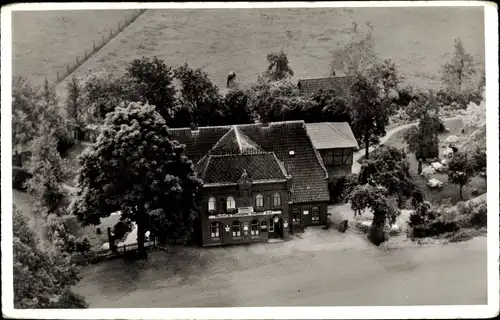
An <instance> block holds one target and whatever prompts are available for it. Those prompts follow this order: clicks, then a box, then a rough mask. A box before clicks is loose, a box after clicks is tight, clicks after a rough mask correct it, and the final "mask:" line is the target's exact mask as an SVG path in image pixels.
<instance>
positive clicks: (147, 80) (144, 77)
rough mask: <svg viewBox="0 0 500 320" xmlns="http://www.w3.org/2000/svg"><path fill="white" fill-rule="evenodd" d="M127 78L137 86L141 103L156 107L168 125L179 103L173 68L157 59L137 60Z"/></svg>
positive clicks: (129, 68)
mask: <svg viewBox="0 0 500 320" xmlns="http://www.w3.org/2000/svg"><path fill="white" fill-rule="evenodd" d="M127 76H128V77H129V78H130V79H131V80H132V81H133V83H134V85H135V88H134V90H135V91H136V94H137V95H138V97H139V101H141V102H142V103H147V104H150V105H153V106H155V107H156V110H157V111H158V113H159V114H160V115H161V116H162V117H163V118H164V119H165V121H167V123H168V122H169V121H170V120H171V118H172V116H173V112H174V108H175V106H176V103H177V102H176V91H175V87H174V84H173V81H174V71H173V70H172V68H171V67H169V66H167V65H166V64H165V62H164V61H163V60H159V59H158V58H156V57H155V58H154V59H153V60H149V59H148V58H142V59H136V60H134V61H132V63H131V64H130V65H129V67H128V68H127Z"/></svg>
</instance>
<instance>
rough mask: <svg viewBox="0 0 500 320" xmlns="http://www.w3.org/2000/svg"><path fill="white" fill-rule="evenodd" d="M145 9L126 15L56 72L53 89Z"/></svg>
mask: <svg viewBox="0 0 500 320" xmlns="http://www.w3.org/2000/svg"><path fill="white" fill-rule="evenodd" d="M145 11H146V9H137V10H134V11H133V12H132V13H130V14H128V15H127V16H126V17H125V19H123V20H122V21H120V22H118V25H117V26H116V27H115V28H111V29H109V30H108V32H107V33H106V34H101V39H99V40H96V41H92V47H90V48H88V49H85V50H84V52H82V55H81V56H80V55H77V56H76V57H75V59H74V61H73V62H70V63H67V64H66V65H65V69H64V71H63V72H59V71H57V73H56V82H55V83H54V84H53V87H55V86H57V85H58V84H59V83H61V82H62V81H64V80H65V79H66V78H67V77H68V76H69V75H70V74H71V73H73V71H75V70H76V69H78V67H80V66H81V65H82V64H83V63H84V62H85V61H87V60H88V59H89V58H90V57H91V56H92V55H93V54H95V53H96V52H98V51H99V50H101V49H102V47H104V46H105V45H106V44H107V43H108V42H109V41H110V40H111V39H113V38H114V37H115V36H116V35H118V34H119V33H120V32H122V31H123V30H124V29H125V28H126V27H128V26H129V25H130V24H131V23H132V22H134V21H135V20H137V18H139V16H140V15H141V14H143V13H144V12H145Z"/></svg>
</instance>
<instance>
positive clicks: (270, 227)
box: [269, 220, 274, 232]
mask: <svg viewBox="0 0 500 320" xmlns="http://www.w3.org/2000/svg"><path fill="white" fill-rule="evenodd" d="M269 232H274V221H273V220H271V221H270V222H269Z"/></svg>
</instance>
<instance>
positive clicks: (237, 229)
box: [233, 221, 241, 238]
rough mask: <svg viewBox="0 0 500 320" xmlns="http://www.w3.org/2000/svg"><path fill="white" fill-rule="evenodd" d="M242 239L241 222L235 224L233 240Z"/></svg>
mask: <svg viewBox="0 0 500 320" xmlns="http://www.w3.org/2000/svg"><path fill="white" fill-rule="evenodd" d="M237 237H241V225H240V222H239V221H235V222H233V238H237Z"/></svg>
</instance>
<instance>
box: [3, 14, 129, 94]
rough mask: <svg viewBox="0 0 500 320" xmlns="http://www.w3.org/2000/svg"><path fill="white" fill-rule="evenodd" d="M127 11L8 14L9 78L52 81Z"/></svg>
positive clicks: (40, 81) (39, 81)
mask: <svg viewBox="0 0 500 320" xmlns="http://www.w3.org/2000/svg"><path fill="white" fill-rule="evenodd" d="M131 12H132V11H131V10H78V11H76V10H74V11H18V12H13V14H12V39H13V43H12V66H13V70H12V74H13V75H14V76H22V77H26V78H28V79H29V80H30V82H31V83H33V84H36V85H40V84H43V81H44V80H45V78H47V80H49V82H51V83H52V82H54V81H55V80H56V75H57V72H59V73H62V72H64V70H65V68H66V67H65V65H66V64H67V63H74V62H75V59H76V56H80V57H81V56H82V55H83V53H84V51H85V50H89V49H91V48H92V42H93V41H95V42H97V41H100V39H101V36H104V37H106V36H107V35H108V34H109V29H110V28H116V26H117V25H118V22H120V21H122V20H123V19H125V17H126V16H127V15H129V14H130V13H131Z"/></svg>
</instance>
